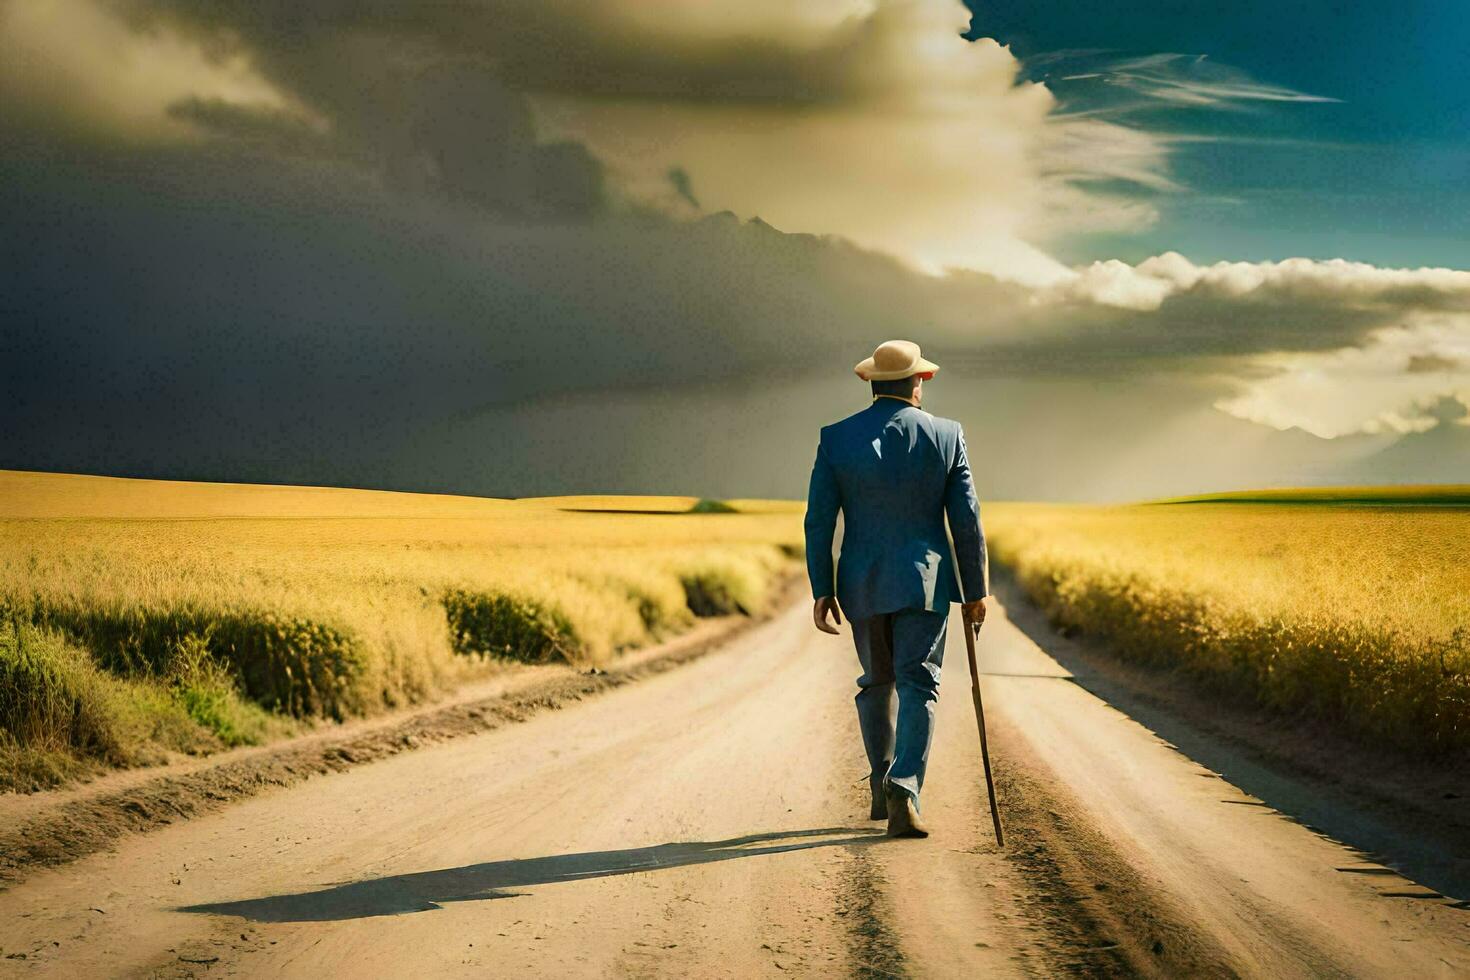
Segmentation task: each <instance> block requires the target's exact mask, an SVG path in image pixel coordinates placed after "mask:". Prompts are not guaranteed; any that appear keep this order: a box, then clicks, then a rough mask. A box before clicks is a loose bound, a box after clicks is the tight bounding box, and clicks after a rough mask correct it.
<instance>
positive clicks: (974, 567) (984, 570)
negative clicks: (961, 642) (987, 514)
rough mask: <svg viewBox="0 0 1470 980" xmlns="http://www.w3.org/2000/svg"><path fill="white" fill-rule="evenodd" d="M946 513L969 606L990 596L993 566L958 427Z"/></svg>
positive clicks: (967, 458)
mask: <svg viewBox="0 0 1470 980" xmlns="http://www.w3.org/2000/svg"><path fill="white" fill-rule="evenodd" d="M944 510H945V513H946V514H947V515H948V516H949V533H950V537H952V538H953V539H954V553H955V559H956V560H957V561H958V562H959V566H960V567H959V572H960V585H961V591H962V592H963V593H964V597H965V601H966V602H974V601H975V600H976V599H983V598H985V597H986V596H988V595H990V563H989V560H988V557H987V555H986V553H985V531H984V530H983V529H982V528H981V527H980V500H979V498H977V497H976V495H975V481H974V479H973V478H972V477H971V475H970V458H969V454H968V453H967V452H966V450H965V432H964V430H963V429H961V428H960V427H959V425H958V424H956V425H955V454H954V462H953V463H952V464H951V466H950V468H949V479H948V480H947V482H946V483H945V487H944Z"/></svg>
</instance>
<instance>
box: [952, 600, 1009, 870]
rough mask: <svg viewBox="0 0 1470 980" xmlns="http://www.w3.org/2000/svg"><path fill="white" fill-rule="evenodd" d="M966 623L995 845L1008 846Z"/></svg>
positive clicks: (971, 633) (972, 638)
mask: <svg viewBox="0 0 1470 980" xmlns="http://www.w3.org/2000/svg"><path fill="white" fill-rule="evenodd" d="M962 618H963V619H964V623H965V652H966V653H968V654H969V655H970V693H971V694H972V695H973V696H974V698H975V724H977V725H979V726H980V758H981V759H982V760H984V762H985V790H986V792H987V793H989V794H990V819H991V822H992V823H994V824H995V843H996V846H998V847H1005V846H1006V838H1005V834H1004V833H1003V832H1002V831H1001V829H1000V807H999V806H997V805H996V801H995V777H993V776H991V774H990V743H989V742H987V741H986V739H985V704H984V703H983V702H982V701H981V700H980V667H979V665H978V664H976V662H975V630H974V629H972V628H971V625H970V617H969V616H964V617H962Z"/></svg>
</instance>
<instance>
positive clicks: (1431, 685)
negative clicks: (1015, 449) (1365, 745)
mask: <svg viewBox="0 0 1470 980" xmlns="http://www.w3.org/2000/svg"><path fill="white" fill-rule="evenodd" d="M1455 489H1457V488H1427V490H1426V492H1427V493H1428V495H1429V497H1430V498H1433V499H1434V500H1435V501H1436V503H1435V505H1432V506H1431V505H1426V506H1415V505H1413V504H1412V503H1411V501H1413V500H1415V499H1416V498H1415V497H1413V496H1409V497H1407V498H1406V497H1405V496H1404V495H1403V494H1398V495H1395V496H1394V498H1393V499H1394V503H1393V504H1392V505H1385V496H1384V495H1382V494H1378V495H1376V501H1377V502H1376V503H1374V504H1372V505H1359V504H1342V503H1338V502H1337V501H1340V500H1342V499H1343V498H1344V497H1348V498H1353V499H1359V500H1361V499H1363V496H1364V495H1363V494H1361V493H1347V492H1343V493H1340V494H1338V495H1335V496H1334V495H1328V494H1320V493H1317V494H1313V495H1312V496H1311V497H1310V498H1308V499H1311V500H1313V501H1314V502H1311V503H1305V502H1301V500H1302V498H1301V497H1296V498H1295V500H1296V501H1297V502H1274V503H1260V502H1250V501H1245V500H1241V499H1239V498H1236V499H1235V500H1232V501H1230V502H1229V503H1228V505H1227V504H1222V503H1221V502H1213V501H1212V502H1203V503H1183V504H1154V505H1135V506H1126V507H1084V506H1061V505H1043V504H993V505H991V506H989V507H988V508H987V511H986V528H987V531H988V532H989V535H990V540H991V543H992V547H993V553H994V555H995V557H996V559H997V560H998V561H1000V562H1002V563H1004V564H1006V565H1008V566H1009V567H1010V568H1012V569H1013V570H1014V571H1015V572H1016V573H1017V576H1018V578H1019V580H1020V582H1021V584H1022V586H1023V587H1024V588H1025V589H1026V591H1027V592H1028V593H1029V594H1030V595H1031V596H1032V597H1033V598H1034V599H1035V600H1037V601H1038V602H1039V603H1040V604H1041V605H1042V606H1043V607H1044V608H1045V609H1046V610H1047V612H1048V614H1049V615H1050V616H1051V617H1052V619H1053V621H1055V622H1057V623H1058V624H1060V625H1062V626H1063V627H1066V628H1074V629H1078V630H1082V631H1085V632H1088V633H1092V634H1095V635H1098V636H1101V637H1103V638H1105V639H1107V640H1109V641H1111V645H1112V646H1113V647H1114V648H1115V649H1116V651H1117V652H1118V654H1119V655H1121V656H1124V657H1128V658H1131V659H1135V660H1139V661H1143V662H1147V663H1152V664H1157V665H1166V666H1175V667H1179V668H1181V669H1184V670H1187V671H1189V672H1190V673H1192V674H1194V675H1195V676H1197V677H1198V678H1200V679H1201V680H1203V681H1204V682H1206V683H1207V684H1209V685H1211V686H1212V687H1214V688H1216V689H1218V690H1220V691H1222V692H1225V693H1229V694H1232V695H1235V696H1238V697H1242V698H1249V699H1252V700H1254V701H1256V702H1259V703H1262V704H1265V705H1267V706H1270V707H1272V708H1276V709H1279V710H1281V711H1283V712H1289V713H1305V714H1308V715H1311V716H1313V717H1317V718H1322V719H1325V720H1327V721H1330V722H1332V723H1334V724H1337V725H1339V726H1341V727H1342V728H1343V729H1345V730H1347V731H1349V732H1352V733H1354V734H1356V735H1359V736H1362V737H1365V738H1371V739H1378V740H1384V741H1387V742H1389V743H1392V744H1394V745H1397V746H1399V747H1401V748H1404V749H1406V750H1409V751H1412V752H1422V753H1426V754H1442V753H1451V752H1456V751H1464V749H1466V748H1470V509H1466V508H1464V507H1455V506H1447V505H1445V504H1444V503H1442V502H1440V501H1442V500H1444V499H1449V498H1452V497H1453V495H1452V494H1447V493H1446V492H1445V491H1447V490H1455ZM1458 489H1463V488H1458ZM1242 496H1244V495H1242ZM1252 496H1253V495H1252ZM1276 499H1278V500H1282V499H1284V500H1287V501H1290V500H1292V499H1293V498H1292V497H1291V496H1290V495H1288V494H1282V495H1281V496H1278V497H1277V498H1276Z"/></svg>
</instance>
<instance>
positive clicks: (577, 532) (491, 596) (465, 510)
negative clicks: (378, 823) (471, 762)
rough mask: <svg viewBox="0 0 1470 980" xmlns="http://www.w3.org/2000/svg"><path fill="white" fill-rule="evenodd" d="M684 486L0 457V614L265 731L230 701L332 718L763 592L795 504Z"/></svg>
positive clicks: (649, 637)
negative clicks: (601, 494) (206, 469)
mask: <svg viewBox="0 0 1470 980" xmlns="http://www.w3.org/2000/svg"><path fill="white" fill-rule="evenodd" d="M696 503H697V501H696V499H695V498H669V497H607V498H546V499H541V500H534V499H533V500H519V501H510V500H490V499H480V498H468V497H447V496H435V495H418V494H397V493H381V492H376V491H358V490H337V489H327V488H295V487H251V486H234V485H217V484H215V485H211V484H187V483H160V482H154V481H125V480H105V479H98V478H93V477H76V476H61V475H47V474H29V473H5V472H0V620H9V621H10V622H12V623H15V624H21V625H24V626H26V627H28V628H32V629H34V630H39V631H40V632H38V633H35V634H34V635H35V636H37V637H47V638H49V639H46V640H45V641H44V642H45V643H51V644H59V645H58V646H56V647H55V648H56V649H66V650H70V651H72V652H71V653H68V654H66V656H69V657H73V659H75V656H74V655H75V654H76V653H77V652H78V651H81V652H82V653H83V654H84V656H85V659H86V662H87V663H88V664H89V665H90V666H91V667H92V668H93V669H95V670H97V671H99V672H100V675H105V676H106V678H109V679H122V680H126V681H128V682H130V683H140V684H150V685H153V687H152V688H150V690H153V689H157V690H162V691H165V692H168V693H169V700H170V701H171V702H172V703H176V704H183V705H185V706H186V713H188V714H189V715H190V716H191V717H192V718H193V719H194V720H195V722H196V723H198V724H200V725H201V726H203V727H204V728H205V729H207V730H208V732H209V733H210V736H211V737H212V738H214V739H216V740H218V741H220V742H225V743H230V742H241V741H254V740H258V739H259V738H262V737H265V735H266V734H268V732H267V731H266V728H265V726H263V725H261V724H255V723H254V722H257V721H259V719H253V720H252V718H251V717H250V716H249V715H248V713H247V714H242V712H241V710H240V709H239V706H240V705H241V704H244V705H246V706H247V707H249V708H255V707H256V706H259V708H260V709H264V710H265V711H268V712H269V713H270V715H269V717H271V718H276V719H282V718H299V719H311V718H335V719H341V718H345V717H348V716H353V715H361V714H366V713H371V712H373V711H377V710H381V709H383V708H387V707H393V706H398V705H404V704H410V703H415V702H419V701H423V700H426V699H429V698H432V697H434V696H436V695H437V694H439V693H441V692H443V691H446V690H448V689H451V688H453V687H454V686H455V685H457V684H459V683H461V682H463V681H465V680H467V679H470V678H472V677H476V676H481V675H483V674H484V673H485V672H486V671H487V670H493V669H497V668H496V666H495V664H496V662H497V661H500V660H503V659H507V658H508V659H513V660H524V661H530V662H542V661H545V660H551V659H562V660H568V661H572V662H578V663H589V664H591V663H597V662H601V661H604V660H606V659H607V658H608V657H610V656H612V655H614V654H615V653H616V652H618V651H620V650H624V649H628V648H631V647H636V646H639V645H642V644H646V643H649V642H651V641H654V640H657V639H659V638H661V637H663V636H666V635H668V634H670V633H672V632H675V631H677V630H680V629H682V628H685V627H686V626H688V625H689V624H690V623H691V622H692V621H693V619H694V617H695V615H696V614H700V615H707V614H714V613H724V612H735V611H740V610H744V611H756V610H758V609H760V608H761V607H762V605H763V603H764V602H765V601H766V598H767V591H768V588H769V586H770V585H771V583H772V581H773V579H774V578H775V577H776V575H777V574H778V573H779V572H781V571H783V570H785V569H786V568H788V567H791V566H792V558H793V557H794V556H795V555H798V554H799V553H800V541H801V527H800V520H801V512H800V506H799V505H795V504H784V503H779V502H736V503H735V507H736V509H737V510H738V511H739V512H738V513H692V514H691V513H687V512H688V511H689V509H690V508H691V507H693V506H694V505H695V504H696ZM28 635H30V634H28ZM28 642H29V641H28ZM33 645H34V644H33ZM57 656H61V655H60V654H57ZM189 665H192V666H189ZM185 692H191V693H187V694H186V693H185ZM235 692H238V694H239V695H240V697H238V698H236V702H235V703H232V702H231V701H230V698H231V697H234V696H235ZM14 727H15V726H13V725H12V719H10V718H8V717H7V716H6V715H5V714H3V713H0V728H3V729H5V730H7V731H12V730H13V728H14ZM28 737H29V736H25V735H24V734H20V735H17V734H14V732H13V733H12V735H11V736H10V740H11V742H12V744H18V743H23V742H24V741H25V740H26V738H28ZM94 754H95V753H94ZM105 757H106V758H107V760H108V761H109V762H112V763H114V764H119V763H125V762H127V761H129V760H128V759H126V758H123V757H121V756H105Z"/></svg>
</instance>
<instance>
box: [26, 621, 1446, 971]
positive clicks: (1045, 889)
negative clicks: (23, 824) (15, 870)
mask: <svg viewBox="0 0 1470 980" xmlns="http://www.w3.org/2000/svg"><path fill="white" fill-rule="evenodd" d="M982 660H983V663H984V667H985V669H986V671H987V672H988V676H987V678H986V680H985V692H986V698H987V707H988V709H989V710H990V713H991V718H992V721H993V725H994V732H995V739H994V745H993V748H994V752H995V755H996V756H997V762H998V767H999V773H998V775H999V779H1000V783H1001V794H1002V802H1003V805H1004V810H1003V813H1004V815H1005V817H1006V819H1007V830H1008V834H1009V838H1010V839H1009V847H1008V848H1007V850H1006V851H1005V852H1004V853H1002V852H999V851H998V850H997V849H996V847H995V845H994V841H993V840H992V838H991V836H990V823H989V815H988V812H987V811H986V809H985V799H984V795H983V794H984V789H983V783H982V782H981V779H980V765H979V751H978V746H977V745H976V739H975V732H974V719H973V715H972V714H971V713H970V705H969V699H968V692H967V691H966V690H965V687H966V684H967V681H968V679H967V677H966V676H965V666H964V650H963V641H962V639H961V637H960V636H959V634H958V632H957V631H955V632H953V634H952V636H951V643H950V649H949V651H948V667H947V673H946V680H945V685H944V691H943V696H942V697H941V701H940V710H939V729H938V731H937V733H936V738H935V745H934V750H933V764H932V767H931V771H930V782H929V785H928V789H927V790H926V794H925V815H926V817H928V819H929V820H930V822H931V823H932V824H933V825H934V826H935V829H936V833H935V834H934V836H932V837H931V838H929V839H928V840H925V841H891V840H888V839H886V838H884V837H883V836H881V834H880V833H878V832H877V831H878V826H877V825H875V824H872V823H869V822H868V821H866V820H865V819H863V818H864V817H866V802H865V800H864V799H863V795H864V793H865V790H866V780H865V778H864V776H865V773H864V771H863V769H864V763H863V757H862V750H861V747H860V745H859V744H858V742H857V735H856V723H855V719H854V717H853V711H852V707H851V693H852V690H853V685H852V680H853V677H854V676H855V675H856V673H857V670H856V664H855V662H854V661H855V658H854V656H853V654H852V652H851V649H850V646H849V640H848V638H847V637H846V636H845V635H844V636H843V637H840V638H833V637H824V636H821V635H818V634H815V633H814V632H813V631H812V630H811V628H810V625H809V621H808V614H807V609H806V608H805V604H803V603H798V604H796V605H794V606H793V607H792V608H791V610H790V611H789V612H788V613H785V614H783V615H781V616H779V617H778V618H776V619H774V620H773V621H771V622H768V623H766V624H763V625H761V626H758V627H756V628H754V629H752V630H749V631H747V632H745V633H744V634H742V635H741V636H739V637H738V638H736V639H735V640H733V641H732V642H730V643H729V644H727V645H726V646H724V647H723V648H721V649H720V650H719V651H718V652H715V653H712V654H710V655H708V656H704V657H701V658H699V659H695V660H693V661H692V662H689V663H688V664H687V665H685V666H682V667H680V668H679V669H678V670H672V671H665V672H662V673H658V674H656V675H655V676H651V677H647V678H646V679H642V680H640V681H639V682H638V683H636V684H626V685H623V686H618V687H614V688H610V689H607V690H605V691H602V692H600V693H597V692H594V693H595V696H590V697H589V698H588V699H587V700H585V701H584V702H582V703H579V704H576V705H574V706H572V707H569V708H567V709H566V710H563V711H557V712H541V713H538V714H534V715H531V716H529V717H527V718H526V719H525V720H523V721H521V722H520V723H518V724H505V725H501V726H500V727H497V728H495V729H493V730H490V731H485V732H482V733H480V734H473V735H467V736H465V737H460V738H456V739H453V740H450V741H442V742H439V743H437V744H431V745H427V746H425V747H421V748H417V749H415V750H414V751H411V752H401V753H398V754H394V755H391V756H389V757H384V758H380V759H377V760H376V761H373V762H371V763H368V764H364V765H359V766H355V767H352V768H348V769H346V770H344V771H340V772H332V773H330V774H327V775H323V776H320V777H319V778H312V779H309V780H306V781H304V782H298V783H295V784H292V785H287V786H282V787H277V788H267V789H265V790H264V791H263V792H260V793H259V794H257V795H255V796H253V797H251V798H248V799H244V800H242V801H240V802H235V803H232V804H230V805H228V806H221V807H219V808H217V809H216V810H214V811H213V812H208V813H203V814H202V815H199V816H196V817H194V818H193V819H189V820H182V821H180V822H177V823H174V824H171V825H169V826H164V827H161V828H158V829H155V830H153V831H151V832H149V833H146V834H140V835H135V836H131V837H127V838H125V839H123V840H121V841H120V842H119V844H118V846H117V847H116V848H115V849H114V850H111V851H109V852H106V853H93V854H91V855H90V856H86V857H82V858H80V859H79V860H76V861H73V862H71V863H68V864H66V865H64V866H60V867H55V868H48V869H41V870H37V871H35V872H34V873H32V874H31V875H30V876H29V877H28V878H27V879H26V880H25V881H23V882H21V883H20V884H18V885H16V886H15V887H13V888H11V889H10V890H8V891H6V892H4V893H0V954H3V957H4V958H0V974H11V973H14V974H15V975H28V974H34V975H57V976H62V975H65V976H99V975H163V976H177V975H210V976H225V975H234V976H263V975H272V976H273V975H284V976H323V975H382V976H388V975H416V976H434V975H456V974H485V973H492V974H495V975H500V974H512V973H516V974H522V975H538V976H624V975H632V976H678V977H687V976H698V977H718V976H731V977H748V976H792V975H797V976H802V975H806V976H813V975H822V976H827V975H861V976H909V975H911V976H956V975H974V974H983V975H987V976H989V975H994V976H1000V977H1005V976H1050V975H1056V974H1059V973H1068V974H1077V975H1090V976H1122V975H1156V976H1179V975H1249V976H1283V975H1308V974H1311V975H1327V976H1330V975H1353V976H1395V975H1399V976H1401V975H1405V974H1406V973H1409V974H1419V975H1422V976H1454V975H1464V974H1465V973H1466V972H1470V946H1467V942H1470V912H1467V911H1465V910H1463V909H1458V908H1454V907H1453V906H1452V904H1451V902H1450V900H1449V899H1444V898H1442V897H1434V898H1407V897H1400V896H1405V895H1410V894H1416V895H1422V894H1426V893H1427V894H1430V895H1433V894H1434V893H1432V892H1428V891H1427V890H1426V889H1423V888H1420V887H1418V886H1415V885H1413V884H1412V883H1410V882H1408V881H1406V880H1404V879H1402V878H1400V877H1398V876H1397V875H1395V874H1393V873H1392V872H1389V871H1388V869H1386V868H1383V867H1381V866H1378V865H1373V864H1370V863H1366V862H1364V861H1363V859H1362V857H1361V856H1360V855H1358V854H1355V853H1353V852H1350V851H1348V850H1347V849H1346V848H1344V847H1343V846H1341V845H1339V844H1336V843H1333V842H1332V841H1330V840H1327V839H1324V838H1323V837H1321V836H1319V835H1317V834H1315V833H1313V832H1311V831H1309V830H1307V829H1306V828H1305V827H1304V826H1302V825H1300V824H1298V823H1296V822H1293V821H1291V820H1289V819H1286V818H1285V817H1283V816H1282V815H1281V814H1279V813H1278V812H1276V811H1274V810H1273V809H1271V808H1269V807H1266V806H1261V805H1258V804H1259V803H1260V801H1259V800H1256V799H1254V798H1252V797H1249V796H1247V795H1246V794H1244V793H1242V792H1241V791H1240V790H1238V789H1236V788H1235V787H1233V786H1232V785H1230V784H1229V783H1227V782H1226V781H1225V780H1224V779H1222V778H1220V776H1219V775H1218V774H1217V773H1215V772H1212V771H1210V770H1207V769H1205V768H1204V767H1202V766H1200V765H1199V764H1198V763H1195V762H1192V761H1191V760H1190V759H1188V758H1186V757H1185V756H1184V755H1183V754H1181V753H1180V752H1179V751H1177V750H1176V749H1174V748H1172V747H1171V746H1170V745H1169V744H1167V743H1165V742H1163V741H1162V740H1161V739H1160V738H1159V737H1158V736H1156V735H1155V734H1153V733H1152V732H1150V731H1149V730H1148V729H1145V728H1143V727H1142V726H1141V725H1139V724H1138V723H1137V722H1135V721H1133V720H1131V719H1130V718H1128V717H1127V716H1125V715H1123V714H1122V713H1120V712H1119V711H1117V710H1116V709H1114V708H1112V707H1110V706H1109V705H1107V704H1106V703H1104V702H1103V701H1101V700H1100V699H1098V698H1097V697H1096V696H1095V695H1093V694H1091V693H1089V692H1088V691H1087V690H1084V689H1083V688H1082V687H1081V686H1079V685H1078V684H1077V683H1075V682H1074V681H1073V680H1071V679H1069V675H1068V673H1067V671H1065V670H1064V669H1062V668H1061V667H1060V666H1059V665H1058V664H1057V662H1056V661H1054V660H1052V659H1051V658H1050V657H1048V656H1047V655H1046V654H1044V653H1042V652H1041V650H1040V649H1039V648H1038V647H1037V646H1036V645H1035V644H1034V643H1032V642H1031V641H1030V640H1029V639H1027V638H1026V636H1025V635H1024V634H1023V633H1021V632H1020V631H1019V630H1017V629H1016V628H1015V627H1014V626H1012V625H1011V624H1010V623H1009V622H1007V621H1006V620H1005V618H1004V616H1003V615H999V614H998V615H996V616H995V617H994V620H993V622H992V623H991V624H989V625H988V626H987V628H986V634H985V637H984V639H983V641H982ZM1385 872H1387V873H1385ZM21 957H24V958H23V959H22V958H21Z"/></svg>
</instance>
